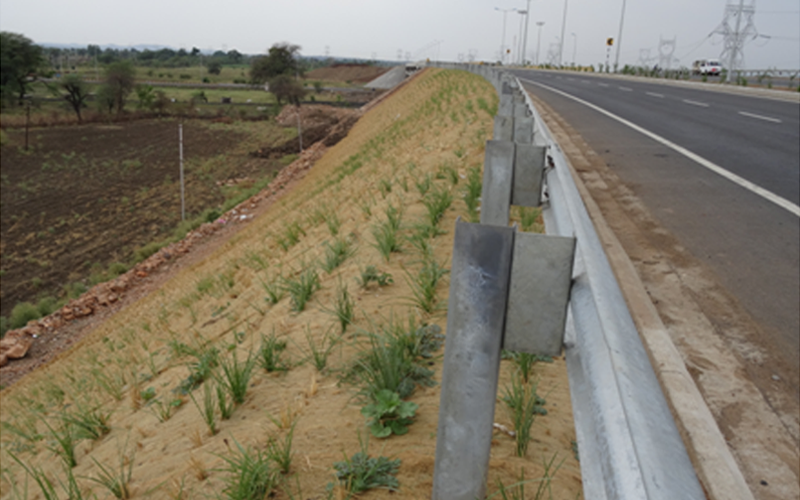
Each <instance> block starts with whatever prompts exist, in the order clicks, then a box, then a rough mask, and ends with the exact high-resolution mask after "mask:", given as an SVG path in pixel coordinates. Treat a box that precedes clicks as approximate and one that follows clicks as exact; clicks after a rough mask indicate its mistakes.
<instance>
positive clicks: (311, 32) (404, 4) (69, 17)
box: [0, 0, 800, 69]
mask: <svg viewBox="0 0 800 500" xmlns="http://www.w3.org/2000/svg"><path fill="white" fill-rule="evenodd" d="M567 1H568V10H567V19H566V30H565V35H564V39H565V43H564V49H563V60H564V62H565V63H569V62H571V61H572V60H573V51H574V50H575V47H576V41H577V51H576V52H575V53H576V56H575V59H576V61H577V63H578V64H598V63H600V62H602V61H604V60H605V54H606V46H605V42H606V38H608V37H614V38H615V39H617V38H618V31H619V26H620V14H621V11H622V2H623V0H567ZM745 1H746V2H747V1H752V0H745ZM725 3H726V0H671V1H655V0H627V6H626V12H625V18H624V29H623V32H622V44H621V47H620V48H621V53H620V65H622V64H625V63H630V64H636V63H637V62H639V60H640V57H641V56H642V55H643V54H642V52H641V50H642V49H649V50H650V52H649V55H650V57H651V58H652V59H650V60H649V61H648V62H649V64H650V65H652V64H655V63H657V62H658V54H659V40H660V38H663V39H666V40H671V39H673V38H675V39H676V40H677V43H676V45H677V48H676V50H675V51H674V54H673V55H674V57H676V58H677V59H678V60H679V64H682V65H691V62H692V61H693V60H695V59H701V58H716V57H718V56H719V54H720V52H721V51H722V47H723V45H722V38H721V37H720V36H712V37H709V36H708V35H709V34H710V33H711V32H713V31H714V30H715V29H716V28H717V27H718V26H719V25H720V24H721V22H722V20H723V15H724V10H725ZM526 5H527V2H526V0H459V1H455V0H259V1H256V0H226V1H225V2H213V1H208V0H138V1H125V2H122V1H119V0H0V30H3V31H12V32H16V33H22V34H24V35H25V36H27V37H29V38H31V39H32V40H34V41H35V42H36V43H42V44H46V43H77V44H81V45H86V44H99V45H105V44H117V45H138V44H154V45H167V46H170V47H174V48H187V49H191V47H193V46H196V47H199V48H201V49H213V50H219V49H221V50H226V51H227V50H231V49H237V50H239V51H240V52H243V53H249V54H254V53H262V52H264V51H265V50H266V49H267V48H268V47H270V46H271V45H272V44H274V43H276V42H281V41H289V42H292V43H295V44H298V45H300V46H301V47H302V53H303V54H304V55H325V54H326V53H329V54H330V55H332V56H340V57H359V58H372V57H376V58H378V59H388V60H397V59H398V52H402V53H403V55H404V56H405V54H406V53H409V54H410V55H411V56H412V57H413V58H425V57H430V58H431V59H434V58H435V57H436V56H437V52H436V50H435V47H438V58H439V59H441V60H450V61H457V60H459V57H463V58H465V59H466V58H467V57H468V56H469V54H470V52H471V51H472V53H474V54H476V56H477V59H478V60H496V59H497V56H498V53H499V50H500V46H501V44H502V43H503V42H502V38H503V21H504V18H505V19H506V30H505V37H506V38H505V45H506V46H508V47H509V48H511V49H512V56H513V55H514V54H516V52H517V51H516V50H514V49H516V47H517V45H515V41H516V40H517V39H516V37H518V36H519V34H520V21H521V19H522V18H523V16H521V15H520V14H518V13H517V12H514V11H509V12H508V13H507V14H504V13H503V12H500V11H498V10H495V9H496V8H500V9H513V8H516V9H519V10H524V9H525V8H526ZM564 5H565V2H564V0H555V1H553V0H532V1H531V2H530V10H531V14H530V27H529V35H528V52H527V54H528V58H529V59H535V57H536V48H537V38H538V29H539V28H538V27H537V26H536V22H537V21H542V22H544V25H543V26H542V29H541V49H540V58H541V60H543V61H546V60H547V55H548V51H549V50H550V48H551V46H555V45H557V42H558V39H559V37H560V36H561V29H562V19H563V12H564ZM754 23H755V27H756V29H757V31H758V33H759V34H761V35H766V36H770V37H772V38H765V37H759V38H757V39H755V40H751V41H749V42H748V43H747V45H746V48H745V67H746V68H750V69H763V68H767V67H778V68H784V69H798V68H800V3H798V1H797V0H758V2H757V4H756V14H755V16H754ZM437 41H439V42H441V43H439V44H437V43H436V42H437ZM617 43H619V40H617ZM616 49H617V47H616V46H615V47H613V48H612V51H611V63H612V64H613V62H614V58H615V55H616ZM326 51H327V52H326Z"/></svg>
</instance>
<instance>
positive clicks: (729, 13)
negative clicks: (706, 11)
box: [711, 0, 758, 80]
mask: <svg viewBox="0 0 800 500" xmlns="http://www.w3.org/2000/svg"><path fill="white" fill-rule="evenodd" d="M755 13H756V2H755V0H750V1H749V3H748V4H745V2H744V0H738V2H737V1H736V0H728V3H727V4H726V5H725V17H724V18H723V19H722V23H721V24H720V25H719V26H718V27H717V29H715V30H714V31H713V32H712V33H711V34H712V35H722V36H723V48H722V53H721V54H720V55H719V58H720V61H721V62H722V64H723V65H724V66H727V69H728V75H729V77H728V79H729V80H730V75H732V74H733V72H734V71H740V70H742V69H743V66H744V44H745V42H746V41H747V39H748V38H750V39H753V38H755V37H757V36H758V30H756V26H755V24H754V23H753V16H754V15H755Z"/></svg>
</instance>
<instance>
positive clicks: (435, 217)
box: [422, 187, 453, 227]
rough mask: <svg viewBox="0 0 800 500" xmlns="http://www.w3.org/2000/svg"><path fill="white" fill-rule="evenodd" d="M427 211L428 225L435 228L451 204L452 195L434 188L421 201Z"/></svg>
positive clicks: (444, 190)
mask: <svg viewBox="0 0 800 500" xmlns="http://www.w3.org/2000/svg"><path fill="white" fill-rule="evenodd" d="M422 204H423V205H425V208H426V209H427V211H428V224H430V225H431V226H434V227H435V226H437V225H438V224H439V221H441V220H442V217H444V213H445V211H447V209H448V208H450V205H452V204H453V193H451V192H450V191H449V190H447V189H441V188H438V187H437V188H435V189H433V190H432V191H431V192H430V193H429V194H428V195H427V196H426V197H425V198H423V200H422Z"/></svg>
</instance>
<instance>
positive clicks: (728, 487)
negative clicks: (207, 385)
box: [565, 157, 755, 500]
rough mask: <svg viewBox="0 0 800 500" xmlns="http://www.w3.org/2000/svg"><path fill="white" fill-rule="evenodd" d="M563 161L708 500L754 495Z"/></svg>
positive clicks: (626, 262)
mask: <svg viewBox="0 0 800 500" xmlns="http://www.w3.org/2000/svg"><path fill="white" fill-rule="evenodd" d="M565 159H566V157H565ZM567 164H568V166H569V169H570V173H571V175H572V178H573V180H574V181H575V184H576V186H577V187H578V191H579V192H580V194H581V197H582V198H583V201H584V204H585V206H586V210H587V211H588V213H589V216H590V217H591V219H592V222H593V223H594V226H595V229H596V230H597V234H598V236H599V237H600V240H601V241H602V242H603V247H604V249H605V251H606V255H607V256H608V260H609V263H610V264H611V268H612V271H613V272H614V275H615V276H616V278H617V281H618V282H619V285H620V288H621V289H622V293H623V295H624V297H625V301H626V303H627V304H628V308H629V310H630V313H631V316H632V317H633V321H634V323H635V324H636V327H637V330H638V331H639V336H640V337H641V339H642V343H643V344H644V346H645V350H646V351H647V354H648V357H649V358H650V363H651V364H652V366H653V368H654V370H655V372H656V376H657V377H658V380H659V383H660V385H661V388H662V390H663V391H664V395H665V396H666V398H667V403H668V404H669V406H670V410H671V412H672V416H673V419H674V420H675V423H676V424H677V426H678V430H679V431H680V434H681V437H682V438H683V441H684V446H685V447H686V450H687V452H688V453H689V456H690V458H691V460H692V464H693V465H694V467H695V471H696V472H697V475H698V477H699V478H700V481H701V484H702V485H703V488H704V490H705V493H706V496H707V497H708V498H709V499H710V500H754V498H755V497H754V496H753V494H752V492H751V491H750V488H749V487H748V486H747V482H746V481H745V479H744V476H743V475H742V472H741V470H740V469H739V466H738V464H737V463H736V460H735V459H734V457H733V454H732V453H731V451H730V449H729V448H728V446H727V444H726V442H725V438H724V437H723V435H722V432H721V431H720V430H719V427H718V426H717V423H716V421H715V420H714V417H713V415H712V414H711V410H709V408H708V405H707V404H706V402H705V400H704V399H703V397H702V395H701V393H700V391H699V389H698V388H697V385H696V384H695V383H694V380H693V379H692V377H691V375H690V374H689V371H688V370H687V369H686V365H685V364H684V362H683V359H682V358H681V355H680V353H679V352H678V349H677V348H676V347H675V345H674V344H673V343H672V339H671V338H670V336H669V334H668V333H667V329H666V327H665V326H664V324H663V322H662V321H661V318H660V317H659V315H658V312H657V310H656V308H655V305H653V303H652V301H650V299H649V296H648V295H647V290H646V289H645V287H644V284H643V283H642V281H641V279H640V278H639V275H638V273H637V272H636V269H635V267H634V266H633V263H632V262H631V260H630V258H629V257H628V255H627V254H626V253H625V250H624V249H623V248H622V245H621V244H620V242H619V240H618V239H617V237H616V235H615V234H614V232H613V231H612V230H611V227H610V226H609V225H608V223H607V222H606V220H605V217H603V215H602V213H601V212H600V208H599V207H598V205H597V203H596V202H595V201H594V199H593V198H592V196H591V194H590V193H589V191H588V189H587V188H586V186H585V185H584V184H583V181H582V180H581V178H580V176H579V175H578V173H577V172H576V171H575V169H574V167H573V166H572V164H571V163H570V162H569V161H568V160H567Z"/></svg>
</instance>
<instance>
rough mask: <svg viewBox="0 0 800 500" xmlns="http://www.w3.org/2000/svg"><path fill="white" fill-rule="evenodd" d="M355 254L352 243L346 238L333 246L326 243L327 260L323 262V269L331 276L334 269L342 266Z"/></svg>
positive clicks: (339, 239) (336, 241) (335, 241)
mask: <svg viewBox="0 0 800 500" xmlns="http://www.w3.org/2000/svg"><path fill="white" fill-rule="evenodd" d="M354 253H355V249H354V248H353V245H352V243H351V242H350V241H349V240H347V239H345V238H337V239H336V240H334V242H333V244H330V243H328V242H327V241H326V242H325V259H324V261H323V262H322V269H323V270H324V271H325V272H326V273H328V274H330V273H332V272H333V270H334V269H336V268H337V267H339V266H341V265H342V264H343V263H344V261H345V260H347V259H348V257H351V256H352V255H353V254H354Z"/></svg>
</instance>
